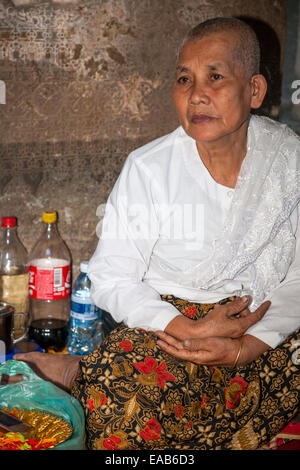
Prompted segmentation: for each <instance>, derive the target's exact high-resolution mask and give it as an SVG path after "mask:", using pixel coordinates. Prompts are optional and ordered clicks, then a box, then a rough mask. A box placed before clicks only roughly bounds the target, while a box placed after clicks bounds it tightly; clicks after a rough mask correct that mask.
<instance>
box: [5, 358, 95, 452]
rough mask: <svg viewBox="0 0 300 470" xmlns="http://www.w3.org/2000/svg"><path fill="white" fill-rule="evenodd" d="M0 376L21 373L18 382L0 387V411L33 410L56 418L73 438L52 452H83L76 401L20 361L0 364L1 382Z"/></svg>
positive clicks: (81, 418) (81, 415)
mask: <svg viewBox="0 0 300 470" xmlns="http://www.w3.org/2000/svg"><path fill="white" fill-rule="evenodd" d="M3 374H7V375H16V374H22V375H23V380H22V381H21V382H17V383H12V384H8V385H0V408H4V407H9V408H14V407H17V408H19V409H23V408H25V409H26V410H32V409H35V410H37V411H44V412H46V413H51V414H53V415H56V416H59V417H60V418H62V419H64V420H66V421H67V422H68V423H70V424H71V425H72V427H73V434H72V436H71V437H70V438H69V439H68V440H66V441H65V442H62V443H61V444H59V445H57V446H56V447H54V449H55V450H82V449H85V448H86V447H85V419H84V413H83V409H82V407H81V405H80V403H79V402H78V401H77V400H76V398H74V397H72V396H71V395H69V394H68V393H67V392H65V391H64V390H62V389H60V388H58V387H57V386H56V385H54V384H52V383H51V382H47V381H46V380H43V379H41V378H40V377H38V375H36V373H35V372H34V371H33V370H32V369H31V368H30V367H29V366H28V364H26V363H25V362H22V361H13V360H11V361H7V362H4V363H3V364H1V365H0V382H1V378H2V375H3Z"/></svg>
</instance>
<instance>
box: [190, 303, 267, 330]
mask: <svg viewBox="0 0 300 470" xmlns="http://www.w3.org/2000/svg"><path fill="white" fill-rule="evenodd" d="M249 301H250V297H249V296H244V297H242V298H237V299H235V300H234V301H233V302H228V303H227V304H225V305H220V304H216V305H215V306H214V308H213V310H211V311H210V312H209V313H208V314H207V315H206V316H205V318H203V319H201V320H198V321H197V325H196V328H195V329H194V330H193V333H192V335H191V338H209V337H215V336H221V337H225V338H240V336H242V335H243V334H244V333H245V332H246V331H247V330H248V328H250V326H252V325H254V324H255V323H257V322H258V321H259V320H261V319H262V317H263V316H264V315H265V313H266V311H267V310H268V308H269V307H270V305H271V302H269V301H266V302H263V303H262V304H261V305H260V306H259V307H258V308H257V309H256V310H255V311H254V312H250V310H249V309H248V304H249Z"/></svg>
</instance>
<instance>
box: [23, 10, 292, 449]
mask: <svg viewBox="0 0 300 470" xmlns="http://www.w3.org/2000/svg"><path fill="white" fill-rule="evenodd" d="M259 62H260V53H259V45H258V42H257V39H256V36H255V34H254V32H253V31H252V30H251V29H250V28H249V27H248V26H247V25H246V24H245V23H243V22H241V21H239V20H237V19H233V18H217V19H213V20H209V21H206V22H204V23H202V24H200V25H198V26H196V27H195V28H193V29H192V30H191V31H190V32H189V34H188V35H187V37H186V38H185V40H184V42H183V44H182V46H181V48H180V51H179V54H178V62H177V67H176V79H175V84H174V94H173V98H174V103H175V107H176V110H177V113H178V117H179V121H180V127H179V128H178V129H176V130H175V131H174V132H172V133H171V134H169V135H167V136H164V137H161V138H159V139H157V140H155V141H154V142H151V143H150V144H148V145H145V146H144V147H142V148H140V149H138V150H136V151H134V152H133V153H132V154H130V155H129V157H128V159H127V160H126V162H125V165H124V167H123V170H122V172H121V174H120V177H119V178H118V180H117V182H116V184H115V186H114V188H113V190H112V192H111V195H110V197H109V200H108V202H107V206H106V213H105V217H104V220H103V226H102V234H101V238H100V241H99V244H98V247H97V250H96V252H95V254H94V256H93V257H92V259H91V261H90V264H89V276H90V279H91V281H92V286H93V297H94V300H95V302H96V304H97V305H99V306H100V307H101V308H102V309H104V310H105V311H108V312H110V313H111V315H112V316H113V318H114V319H115V321H116V322H118V323H119V325H118V327H117V328H116V329H114V330H113V331H112V332H111V333H110V334H109V335H108V336H107V337H106V338H105V340H104V342H103V344H102V345H101V347H99V348H98V349H97V350H95V351H94V352H93V353H92V354H90V355H88V356H85V357H82V358H78V357H76V356H58V357H55V367H56V370H54V369H52V367H53V366H52V362H51V360H50V359H49V358H48V356H47V355H37V356H31V355H27V357H26V356H18V358H19V359H23V360H27V361H29V362H31V363H32V364H33V366H34V364H35V366H37V367H39V370H40V372H41V373H45V372H44V370H46V369H47V375H48V376H50V378H51V379H52V380H53V381H56V383H58V384H59V385H60V386H64V387H68V386H70V387H71V392H72V394H73V395H74V396H75V397H76V398H77V399H78V400H79V401H80V403H81V404H82V406H83V408H84V411H85V415H86V428H87V436H88V447H89V448H91V449H141V448H143V449H170V448H176V449H256V448H258V447H260V446H261V445H262V444H263V443H265V442H267V441H268V440H269V439H270V438H271V436H273V435H275V434H276V433H277V432H279V431H280V430H281V429H282V428H283V427H284V426H285V424H287V423H288V422H289V421H290V420H291V418H292V417H293V416H295V414H296V413H297V410H298V407H299V394H300V386H299V364H298V362H299V361H297V360H296V361H295V360H293V357H295V354H294V353H295V348H296V346H297V344H299V343H297V342H296V341H297V340H298V339H299V338H300V336H299V331H297V329H298V328H299V326H300V315H299V307H298V304H299V300H300V248H299V247H298V246H297V245H296V242H297V240H298V239H299V236H300V235H299V234H298V233H297V230H298V231H299V228H297V227H298V202H299V198H300V186H299V183H300V174H299V157H300V145H299V139H298V138H297V137H296V136H295V135H294V134H293V132H292V131H290V130H289V129H288V128H286V126H283V125H280V124H278V123H276V122H273V121H272V120H270V119H268V118H264V117H258V116H254V115H251V114H250V112H251V109H258V108H259V107H260V105H261V104H262V101H263V99H264V96H265V93H266V87H267V85H266V81H265V79H264V77H263V76H262V75H260V73H259ZM298 243H299V242H298ZM293 354H294V356H293ZM52 357H53V356H52ZM78 366H79V367H78Z"/></svg>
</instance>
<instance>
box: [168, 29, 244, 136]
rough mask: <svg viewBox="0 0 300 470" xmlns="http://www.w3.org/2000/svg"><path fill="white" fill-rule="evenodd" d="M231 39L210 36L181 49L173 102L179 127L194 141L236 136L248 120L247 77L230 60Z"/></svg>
mask: <svg viewBox="0 0 300 470" xmlns="http://www.w3.org/2000/svg"><path fill="white" fill-rule="evenodd" d="M235 38H236V36H235V35H233V34H231V33H228V32H220V33H214V34H210V35H209V36H207V37H204V38H203V39H200V40H199V41H198V42H193V41H188V42H187V43H186V44H185V45H184V47H183V49H182V50H181V53H180V56H179V60H178V64H177V69H176V81H175V85H174V91H173V99H174V104H175V107H176V110H177V113H178V116H179V120H180V124H181V125H182V127H183V128H184V130H185V131H186V133H187V134H188V135H190V136H191V137H192V138H193V139H195V140H196V141H197V142H215V141H218V140H220V139H226V138H228V136H230V137H232V134H234V133H237V135H238V130H239V129H240V128H241V126H242V124H243V123H244V122H246V121H247V119H248V117H249V113H250V109H251V104H252V103H251V100H252V86H251V78H247V77H246V73H245V72H244V71H243V70H242V68H241V67H240V65H239V64H238V63H237V62H236V61H234V59H233V57H232V53H231V51H232V50H233V47H234V44H235ZM222 142H224V140H222Z"/></svg>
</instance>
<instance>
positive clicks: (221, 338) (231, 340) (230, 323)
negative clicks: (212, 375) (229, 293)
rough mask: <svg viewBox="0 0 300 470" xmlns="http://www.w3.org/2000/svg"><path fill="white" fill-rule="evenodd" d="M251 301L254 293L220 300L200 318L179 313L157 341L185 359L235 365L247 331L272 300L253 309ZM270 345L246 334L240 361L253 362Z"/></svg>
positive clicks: (169, 351) (157, 333)
mask: <svg viewBox="0 0 300 470" xmlns="http://www.w3.org/2000/svg"><path fill="white" fill-rule="evenodd" d="M249 302H250V297H249V296H244V297H242V298H236V299H235V300H233V301H232V302H228V303H227V304H225V305H220V304H216V305H215V306H214V308H213V309H212V310H211V311H210V312H209V313H208V314H207V315H206V316H205V318H202V319H200V320H197V321H194V320H190V319H187V318H186V317H183V316H178V317H176V318H175V319H174V320H173V325H171V324H169V325H168V327H167V328H166V330H165V331H156V335H157V336H158V341H157V345H158V346H159V347H160V348H161V349H162V350H163V351H165V352H167V353H168V354H171V355H173V356H175V357H176V358H178V359H181V360H186V361H190V362H195V363H196V364H203V365H219V366H231V365H232V364H234V361H235V359H236V357H237V354H238V352H239V349H240V345H241V338H242V337H243V335H244V333H245V332H246V331H247V330H248V328H249V327H250V326H252V325H254V324H255V323H257V322H258V321H259V320H260V319H261V318H262V317H263V316H264V314H265V313H266V311H267V310H268V308H269V306H270V304H271V303H270V302H269V301H266V302H263V303H262V304H261V305H260V307H259V308H257V309H256V310H255V311H254V312H251V311H250V310H249V308H248V305H249ZM171 323H172V322H171ZM180 326H181V328H180ZM267 349H268V345H266V344H265V343H264V342H262V341H260V340H258V339H257V338H254V337H253V336H250V335H245V336H244V337H243V348H242V350H241V351H240V357H239V365H241V364H247V363H249V362H251V361H252V360H253V359H254V358H256V357H257V356H259V355H260V354H262V353H263V352H265V351H266V350H267Z"/></svg>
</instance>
